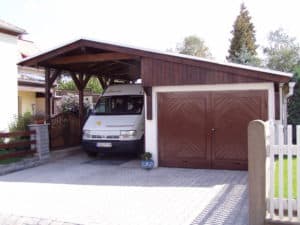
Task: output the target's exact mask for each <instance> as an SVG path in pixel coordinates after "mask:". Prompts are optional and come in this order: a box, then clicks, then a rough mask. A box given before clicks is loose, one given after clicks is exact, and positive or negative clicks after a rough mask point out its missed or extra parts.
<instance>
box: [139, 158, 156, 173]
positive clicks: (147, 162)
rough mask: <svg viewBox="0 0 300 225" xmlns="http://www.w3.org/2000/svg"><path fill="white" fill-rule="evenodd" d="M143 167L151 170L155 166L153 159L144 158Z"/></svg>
mask: <svg viewBox="0 0 300 225" xmlns="http://www.w3.org/2000/svg"><path fill="white" fill-rule="evenodd" d="M141 167H142V168H143V169H146V170H151V169H153V167H154V161H153V160H152V159H148V160H142V161H141Z"/></svg>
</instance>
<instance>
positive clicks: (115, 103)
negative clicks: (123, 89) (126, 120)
mask: <svg viewBox="0 0 300 225" xmlns="http://www.w3.org/2000/svg"><path fill="white" fill-rule="evenodd" d="M143 104H144V102H143V96H129V95H122V96H107V97H101V98H100V100H99V102H98V103H97V105H96V107H95V113H96V115H128V114H141V113H142V110H143Z"/></svg>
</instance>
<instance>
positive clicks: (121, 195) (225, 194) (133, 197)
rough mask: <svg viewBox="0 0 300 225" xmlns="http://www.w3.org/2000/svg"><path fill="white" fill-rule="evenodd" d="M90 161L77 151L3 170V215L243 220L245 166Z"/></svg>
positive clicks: (166, 221) (42, 222) (141, 224)
mask: <svg viewBox="0 0 300 225" xmlns="http://www.w3.org/2000/svg"><path fill="white" fill-rule="evenodd" d="M95 160H96V161H97V160H99V163H97V162H95ZM95 160H94V161H93V163H91V159H89V158H87V157H86V156H85V155H82V154H78V155H73V156H70V157H65V158H62V159H57V160H53V161H51V162H50V163H48V164H44V165H41V166H39V167H34V168H31V169H28V170H23V171H19V172H16V173H12V174H8V175H5V176H1V177H0V186H1V192H0V199H1V201H0V213H2V214H1V215H3V216H0V221H1V222H3V221H4V222H5V220H7V219H9V218H7V216H5V213H6V212H14V213H15V214H16V215H23V216H26V217H29V218H25V217H20V219H18V220H17V222H16V225H25V224H27V225H74V224H87V225H92V224H93V225H96V224H97V225H99V224H101V225H118V224H122V225H162V224H163V225H190V224H192V225H198V224H201V225H202V224H204V225H205V224H207V225H208V224H209V225H211V224H213V225H221V224H224V225H246V224H247V223H248V199H247V198H248V197H247V196H248V191H247V172H245V171H227V170H200V169H180V168H157V169H153V170H151V171H146V170H142V169H141V168H139V166H138V165H139V163H138V161H136V160H135V161H129V162H128V158H126V159H124V163H117V164H112V163H101V162H102V161H103V160H106V159H105V158H101V159H95ZM107 160H108V162H111V160H112V159H111V158H110V159H107ZM109 160H110V161H109ZM117 161H118V162H119V161H120V159H118V160H117ZM1 209H3V210H1ZM4 210H7V211H4ZM40 217H41V218H49V219H36V218H40ZM51 218H52V220H51ZM54 218H55V219H54ZM67 222H68V223H67ZM70 222H71V223H70ZM72 222H73V223H74V224H72ZM34 223H35V224H34ZM0 224H1V223H0ZM4 225H8V224H4ZM9 225H10V224H9ZM13 225H15V224H13Z"/></svg>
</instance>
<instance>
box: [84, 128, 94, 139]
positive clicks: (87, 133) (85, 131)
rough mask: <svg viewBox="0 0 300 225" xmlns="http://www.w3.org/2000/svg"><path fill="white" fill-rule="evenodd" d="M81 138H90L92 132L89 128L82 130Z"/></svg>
mask: <svg viewBox="0 0 300 225" xmlns="http://www.w3.org/2000/svg"><path fill="white" fill-rule="evenodd" d="M82 138H83V139H91V138H92V132H91V131H90V130H84V131H83V137H82Z"/></svg>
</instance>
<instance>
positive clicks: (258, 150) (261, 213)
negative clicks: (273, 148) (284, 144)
mask: <svg viewBox="0 0 300 225" xmlns="http://www.w3.org/2000/svg"><path fill="white" fill-rule="evenodd" d="M266 157H267V149H266V128H265V123H264V122H263V121H261V120H254V121H251V122H250V123H249V126H248V185H249V195H248V196H249V225H264V224H265V219H266V210H267V208H266V160H267V158H266Z"/></svg>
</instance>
